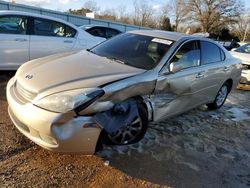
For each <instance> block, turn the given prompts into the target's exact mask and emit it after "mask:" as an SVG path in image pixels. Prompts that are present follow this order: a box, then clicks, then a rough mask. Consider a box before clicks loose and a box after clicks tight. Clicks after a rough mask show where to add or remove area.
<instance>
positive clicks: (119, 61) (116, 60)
mask: <svg viewBox="0 0 250 188" xmlns="http://www.w3.org/2000/svg"><path fill="white" fill-rule="evenodd" d="M105 57H106V58H108V59H110V60H112V61H115V62H117V63H121V64H125V62H124V61H122V60H120V59H118V58H116V57H108V56H105Z"/></svg>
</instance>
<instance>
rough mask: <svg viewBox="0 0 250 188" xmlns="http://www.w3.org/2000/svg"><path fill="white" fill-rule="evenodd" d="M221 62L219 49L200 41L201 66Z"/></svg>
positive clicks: (209, 43)
mask: <svg viewBox="0 0 250 188" xmlns="http://www.w3.org/2000/svg"><path fill="white" fill-rule="evenodd" d="M220 61H221V50H220V48H219V47H218V46H217V45H215V44H213V43H211V42H208V41H201V64H203V65H204V64H209V63H215V62H220Z"/></svg>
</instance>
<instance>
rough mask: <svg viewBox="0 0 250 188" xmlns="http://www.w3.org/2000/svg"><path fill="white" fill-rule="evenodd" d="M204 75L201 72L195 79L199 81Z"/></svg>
mask: <svg viewBox="0 0 250 188" xmlns="http://www.w3.org/2000/svg"><path fill="white" fill-rule="evenodd" d="M204 76H205V75H204V74H202V73H201V72H199V73H198V74H197V75H196V77H195V78H197V79H199V78H204Z"/></svg>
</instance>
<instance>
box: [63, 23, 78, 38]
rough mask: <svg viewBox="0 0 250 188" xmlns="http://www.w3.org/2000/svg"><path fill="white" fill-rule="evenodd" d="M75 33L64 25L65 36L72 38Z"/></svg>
mask: <svg viewBox="0 0 250 188" xmlns="http://www.w3.org/2000/svg"><path fill="white" fill-rule="evenodd" d="M75 35H76V30H75V29H73V28H72V27H69V26H65V37H68V38H74V37H75Z"/></svg>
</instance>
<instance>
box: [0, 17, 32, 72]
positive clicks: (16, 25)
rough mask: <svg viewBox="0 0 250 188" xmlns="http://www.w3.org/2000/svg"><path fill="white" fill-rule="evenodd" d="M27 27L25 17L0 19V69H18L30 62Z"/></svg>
mask: <svg viewBox="0 0 250 188" xmlns="http://www.w3.org/2000/svg"><path fill="white" fill-rule="evenodd" d="M27 25H28V19H27V18H26V17H24V16H15V15H13V16H12V15H8V16H1V17H0V69H2V70H3V69H17V68H18V67H19V66H20V65H21V64H22V63H25V62H26V61H28V60H29V38H30V37H29V35H27V34H26V33H27Z"/></svg>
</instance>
